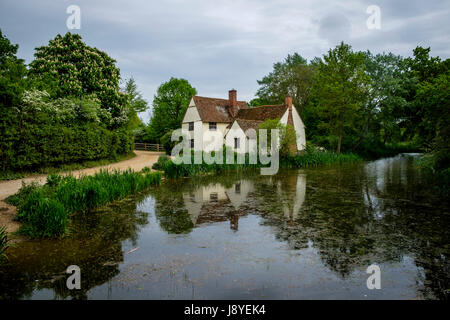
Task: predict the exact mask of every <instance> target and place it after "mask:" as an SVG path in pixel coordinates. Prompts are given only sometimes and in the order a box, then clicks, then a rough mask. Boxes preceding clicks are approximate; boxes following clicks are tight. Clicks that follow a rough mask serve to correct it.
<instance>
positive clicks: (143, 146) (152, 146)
mask: <svg viewBox="0 0 450 320" xmlns="http://www.w3.org/2000/svg"><path fill="white" fill-rule="evenodd" d="M134 149H135V150H144V151H158V152H164V148H163V146H162V145H160V144H159V143H146V142H135V143H134Z"/></svg>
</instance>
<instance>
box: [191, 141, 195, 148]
mask: <svg viewBox="0 0 450 320" xmlns="http://www.w3.org/2000/svg"><path fill="white" fill-rule="evenodd" d="M191 148H192V149H194V139H191Z"/></svg>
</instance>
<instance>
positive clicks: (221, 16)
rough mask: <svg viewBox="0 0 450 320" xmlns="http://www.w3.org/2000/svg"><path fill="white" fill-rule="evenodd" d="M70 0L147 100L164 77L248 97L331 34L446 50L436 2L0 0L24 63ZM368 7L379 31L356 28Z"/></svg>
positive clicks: (398, 49) (315, 51) (442, 15)
mask: <svg viewBox="0 0 450 320" xmlns="http://www.w3.org/2000/svg"><path fill="white" fill-rule="evenodd" d="M70 4H78V5H79V6H80V7H81V11H82V25H81V30H79V32H78V33H80V34H81V35H82V37H83V39H84V40H85V41H86V43H87V44H88V45H91V46H95V47H97V48H99V49H101V50H104V51H106V52H108V54H110V55H111V56H112V57H113V58H115V59H116V60H117V65H118V67H119V68H120V69H121V74H122V77H123V78H129V77H130V76H133V77H134V78H135V79H136V81H137V84H138V86H139V88H140V89H141V90H142V91H143V94H144V97H145V98H147V99H148V100H149V101H152V99H153V95H154V94H155V92H156V89H157V87H158V86H159V85H160V84H161V83H162V82H163V81H166V80H168V79H169V78H170V77H171V76H173V77H184V78H186V79H188V80H189V81H190V82H191V83H192V84H193V85H194V86H195V87H196V88H197V90H198V92H199V94H201V95H204V96H217V97H226V95H227V90H228V89H230V88H235V89H237V90H238V96H239V98H240V99H245V100H250V99H252V98H253V95H254V94H255V92H256V90H257V88H258V86H257V83H256V80H257V79H261V78H262V77H263V76H264V75H265V74H267V73H268V72H270V70H271V69H272V65H273V63H274V62H277V61H281V60H283V59H284V58H285V57H286V56H287V54H289V53H293V52H295V51H297V52H299V53H300V54H301V55H303V56H304V57H305V58H307V59H312V58H313V57H315V56H321V55H322V54H324V53H326V51H327V50H328V49H329V47H330V46H334V45H335V44H337V43H338V42H340V41H341V40H344V41H347V42H348V43H350V44H351V45H352V46H353V47H354V48H355V49H357V50H367V49H369V50H371V51H372V52H375V53H377V52H382V51H392V52H393V53H395V54H402V55H410V54H411V51H412V49H413V48H414V47H415V46H416V45H418V44H421V45H425V46H431V47H432V53H433V54H438V55H441V57H442V58H448V57H449V56H450V51H449V48H448V43H450V41H449V40H450V39H449V34H450V32H449V31H450V30H449V28H450V23H449V22H448V21H447V20H448V19H446V17H447V16H448V13H449V9H450V8H449V5H448V2H447V1H441V0H438V1H428V2H423V1H406V0H399V1H391V0H377V1H372V0H367V1H366V0H361V1H357V0H350V1H345V2H341V1H337V0H335V1H325V0H318V1H317V0H309V1H298V0H283V1H275V0H273V1H259V0H242V1H232V2H231V1H227V0H214V1H207V0H192V1H181V0H168V1H145V0H134V1H130V0H129V1H119V0H117V1H113V0H110V1H106V0H96V1H90V0H77V1H72V0H70V1H69V0H64V1H55V0H40V1H32V0H2V1H1V2H0V28H1V29H2V31H3V32H4V33H5V34H6V35H7V36H8V37H9V38H10V39H11V40H12V41H13V42H14V43H18V44H19V45H20V49H19V55H20V56H21V57H22V58H25V59H26V60H27V62H30V61H31V59H32V58H33V53H34V48H35V47H36V46H40V45H44V44H46V43H47V42H48V40H50V39H52V38H54V37H55V36H56V34H58V33H62V34H63V33H65V32H67V31H68V30H67V28H66V19H67V17H68V15H67V14H66V8H67V6H69V5H70ZM371 4H376V5H379V6H380V8H381V15H382V29H381V30H374V31H368V30H367V28H366V26H365V22H366V19H367V17H368V15H367V14H366V12H365V10H366V8H367V7H368V6H369V5H371Z"/></svg>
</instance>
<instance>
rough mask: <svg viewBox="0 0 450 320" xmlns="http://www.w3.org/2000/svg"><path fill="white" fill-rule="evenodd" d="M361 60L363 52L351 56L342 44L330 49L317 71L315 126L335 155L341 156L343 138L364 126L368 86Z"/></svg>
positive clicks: (350, 51)
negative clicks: (324, 135) (317, 115)
mask: <svg viewBox="0 0 450 320" xmlns="http://www.w3.org/2000/svg"><path fill="white" fill-rule="evenodd" d="M364 60H365V56H364V54H363V53H362V52H353V51H352V50H351V47H350V46H349V45H347V44H344V43H341V44H340V45H339V46H337V47H336V48H334V49H330V50H329V51H328V54H327V55H325V56H324V57H323V60H321V61H320V62H319V64H318V67H317V74H316V77H315V82H314V85H313V94H314V96H315V99H316V100H315V101H316V102H317V108H318V113H319V115H320V116H321V122H320V123H319V125H318V126H319V128H322V129H324V132H325V134H326V135H327V139H328V141H329V143H330V145H336V152H337V153H340V152H341V146H342V143H343V139H344V138H345V134H346V133H347V132H352V133H354V130H355V129H357V128H360V127H361V123H362V122H363V118H362V110H363V108H364V106H365V104H366V99H367V96H368V92H369V85H370V78H369V77H368V75H367V73H366V72H365V66H364ZM352 136H354V134H352Z"/></svg>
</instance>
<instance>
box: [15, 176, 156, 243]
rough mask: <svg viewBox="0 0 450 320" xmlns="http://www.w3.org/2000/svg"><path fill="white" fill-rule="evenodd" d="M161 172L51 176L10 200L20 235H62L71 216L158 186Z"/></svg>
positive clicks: (21, 190)
mask: <svg viewBox="0 0 450 320" xmlns="http://www.w3.org/2000/svg"><path fill="white" fill-rule="evenodd" d="M160 181H161V173H160V172H154V173H150V172H149V171H148V170H146V171H144V172H133V171H131V170H127V171H112V172H109V171H107V170H102V171H100V172H98V173H96V174H94V175H93V176H82V177H80V178H78V179H76V178H74V177H73V176H64V177H62V176H58V175H50V176H48V178H47V183H46V184H45V185H43V186H36V185H34V186H23V187H22V188H21V189H20V190H19V192H18V193H17V194H16V195H14V196H13V197H11V198H10V199H9V201H10V203H12V204H14V205H16V206H18V214H17V219H18V220H19V221H21V222H22V223H23V225H22V227H21V229H20V232H21V233H23V234H26V235H28V236H30V237H33V238H37V237H53V236H61V235H63V234H64V233H65V232H66V229H67V224H68V220H69V215H70V214H71V213H74V212H79V211H88V210H90V209H94V208H98V207H101V206H104V205H106V204H107V203H110V202H112V201H115V200H120V199H123V198H124V197H126V196H128V195H130V194H134V193H137V192H140V191H142V190H145V189H147V188H149V187H150V186H153V185H157V184H159V183H160Z"/></svg>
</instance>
